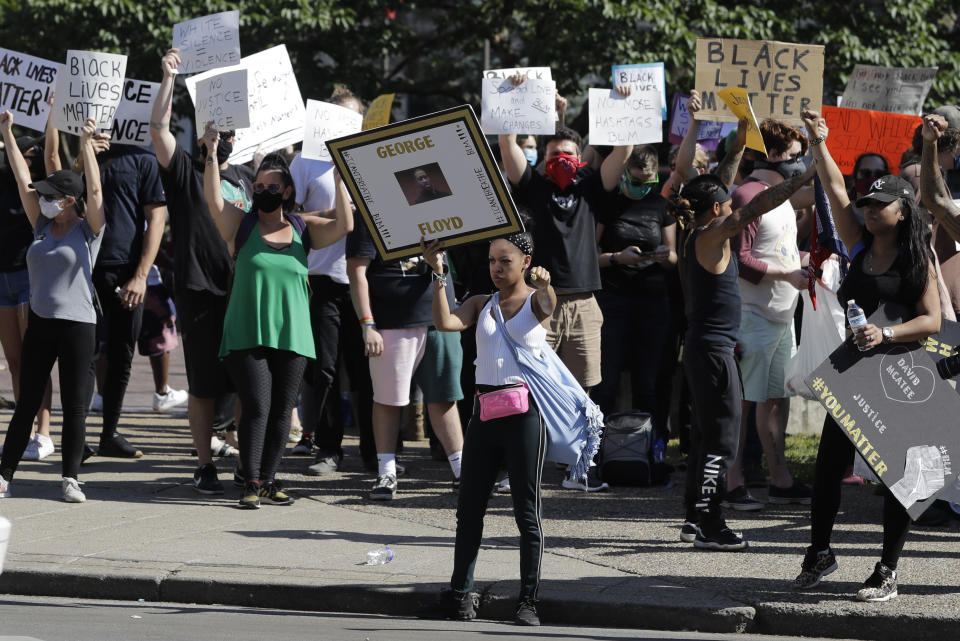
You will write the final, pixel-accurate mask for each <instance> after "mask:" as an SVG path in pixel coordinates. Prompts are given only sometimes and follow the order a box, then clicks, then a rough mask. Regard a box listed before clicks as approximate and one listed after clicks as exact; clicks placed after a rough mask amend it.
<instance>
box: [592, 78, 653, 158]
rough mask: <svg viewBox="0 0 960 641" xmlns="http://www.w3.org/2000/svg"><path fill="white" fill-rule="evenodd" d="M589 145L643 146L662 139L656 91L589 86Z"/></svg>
mask: <svg viewBox="0 0 960 641" xmlns="http://www.w3.org/2000/svg"><path fill="white" fill-rule="evenodd" d="M589 99H590V144H591V145H644V144H648V143H658V142H661V141H662V140H663V124H662V123H663V121H662V120H661V117H660V116H661V113H662V109H661V107H660V91H659V90H658V89H648V90H646V91H633V92H631V93H630V95H629V96H627V97H626V98H624V97H622V96H621V95H620V94H618V93H617V92H616V91H614V90H613V89H590V98H589Z"/></svg>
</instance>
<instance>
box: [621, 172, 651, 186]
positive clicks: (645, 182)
mask: <svg viewBox="0 0 960 641" xmlns="http://www.w3.org/2000/svg"><path fill="white" fill-rule="evenodd" d="M623 177H624V178H626V180H627V183H629V184H630V186H631V187H643V186H644V185H656V184H657V183H659V182H660V176H659V175H657V174H654V175H653V180H638V179H637V178H634V177H633V175H632V174H631V173H630V172H629V171H628V172H624V174H623Z"/></svg>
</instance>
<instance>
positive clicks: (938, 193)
mask: <svg viewBox="0 0 960 641" xmlns="http://www.w3.org/2000/svg"><path fill="white" fill-rule="evenodd" d="M946 129H947V121H946V119H945V118H944V117H943V116H937V115H934V114H931V115H928V116H924V118H923V156H922V158H921V165H920V199H921V202H922V203H923V206H924V207H926V208H927V209H929V210H930V213H931V214H933V217H934V218H936V219H937V220H938V221H940V224H941V225H943V228H944V229H945V230H946V231H947V233H948V234H950V237H951V238H953V240H954V241H955V242H960V207H957V205H956V204H955V203H954V202H953V198H952V197H951V195H950V190H949V189H947V185H946V183H945V182H944V181H943V174H942V173H941V171H940V164H939V163H938V162H937V154H938V152H937V141H938V140H939V139H940V136H942V135H943V132H944V131H946Z"/></svg>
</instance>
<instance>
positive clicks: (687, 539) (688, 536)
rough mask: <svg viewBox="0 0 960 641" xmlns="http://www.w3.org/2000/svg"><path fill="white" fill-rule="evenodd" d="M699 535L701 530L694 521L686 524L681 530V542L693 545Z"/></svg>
mask: <svg viewBox="0 0 960 641" xmlns="http://www.w3.org/2000/svg"><path fill="white" fill-rule="evenodd" d="M698 534H700V528H698V527H697V524H696V523H694V522H693V521H686V522H684V524H683V526H681V528H680V540H681V541H683V542H684V543H693V542H694V541H695V540H696V539H697V535H698Z"/></svg>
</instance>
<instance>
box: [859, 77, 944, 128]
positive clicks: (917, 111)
mask: <svg viewBox="0 0 960 641" xmlns="http://www.w3.org/2000/svg"><path fill="white" fill-rule="evenodd" d="M937 69H938V67H921V68H917V69H909V68H904V67H873V66H871V65H854V67H853V73H852V74H850V79H849V80H847V87H846V89H844V90H843V102H842V104H843V106H844V107H847V108H849V109H869V110H871V111H889V112H892V113H898V114H910V115H913V116H919V115H922V114H923V103H924V102H925V101H926V99H927V94H928V93H929V92H930V87H931V86H932V85H933V79H934V78H935V77H936V75H937Z"/></svg>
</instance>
